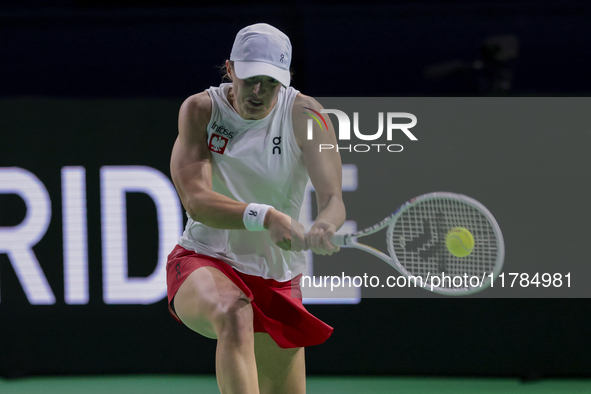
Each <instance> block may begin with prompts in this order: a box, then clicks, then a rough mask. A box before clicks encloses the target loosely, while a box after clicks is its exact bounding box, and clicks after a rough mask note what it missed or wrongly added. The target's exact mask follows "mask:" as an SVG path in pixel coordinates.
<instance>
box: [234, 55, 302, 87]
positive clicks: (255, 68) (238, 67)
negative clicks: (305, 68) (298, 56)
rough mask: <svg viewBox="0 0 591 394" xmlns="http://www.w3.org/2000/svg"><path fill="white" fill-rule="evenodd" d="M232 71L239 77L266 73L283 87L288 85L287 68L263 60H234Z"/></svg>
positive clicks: (288, 74)
mask: <svg viewBox="0 0 591 394" xmlns="http://www.w3.org/2000/svg"><path fill="white" fill-rule="evenodd" d="M234 71H236V76H237V77H238V78H240V79H246V78H250V77H256V76H257V75H266V76H269V77H271V78H275V79H276V80H278V81H279V82H281V84H282V85H283V86H285V87H288V86H289V83H290V79H291V75H290V73H289V70H283V69H281V68H278V67H275V66H273V65H272V64H269V63H263V62H239V61H235V62H234Z"/></svg>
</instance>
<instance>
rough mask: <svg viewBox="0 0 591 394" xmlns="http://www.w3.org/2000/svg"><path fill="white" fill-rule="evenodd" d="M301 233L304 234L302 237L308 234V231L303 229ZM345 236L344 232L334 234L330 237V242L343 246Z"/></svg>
mask: <svg viewBox="0 0 591 394" xmlns="http://www.w3.org/2000/svg"><path fill="white" fill-rule="evenodd" d="M303 234H304V237H306V236H307V235H308V232H307V231H304V233H303ZM345 236H346V234H335V235H333V236H332V238H331V239H330V242H331V243H332V244H333V245H334V246H343V245H346V242H345Z"/></svg>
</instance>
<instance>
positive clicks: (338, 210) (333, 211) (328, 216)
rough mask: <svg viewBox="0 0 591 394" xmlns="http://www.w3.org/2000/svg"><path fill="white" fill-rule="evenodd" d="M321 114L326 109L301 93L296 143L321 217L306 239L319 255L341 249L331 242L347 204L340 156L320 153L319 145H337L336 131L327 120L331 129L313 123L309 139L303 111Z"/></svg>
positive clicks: (295, 118) (295, 119)
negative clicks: (324, 128)
mask: <svg viewBox="0 0 591 394" xmlns="http://www.w3.org/2000/svg"><path fill="white" fill-rule="evenodd" d="M304 107H307V108H312V109H314V110H316V111H320V110H321V109H322V108H323V107H322V106H321V105H320V104H319V103H318V102H317V101H316V100H315V99H313V98H312V97H309V96H305V95H303V94H299V95H298V96H297V97H296V99H295V102H294V106H293V112H292V117H293V126H294V133H295V137H296V141H297V142H298V145H299V146H300V148H301V149H302V151H303V152H304V160H305V164H306V169H307V170H308V174H309V175H310V180H311V181H312V185H313V186H314V189H315V190H316V202H317V204H318V216H317V217H316V221H315V222H314V225H313V226H312V228H311V230H310V232H309V233H308V236H307V239H306V241H307V245H308V247H309V248H310V249H311V250H312V251H313V252H314V253H317V254H332V253H334V252H336V251H338V250H339V248H338V247H335V246H334V245H333V244H331V243H330V239H331V238H332V236H333V235H334V233H335V232H336V231H337V230H338V229H339V228H340V227H341V226H342V225H343V223H344V222H345V216H346V212H345V204H344V203H343V196H342V189H341V188H342V165H341V156H340V155H339V153H338V152H336V151H335V150H330V151H326V150H325V151H323V152H320V150H319V149H318V147H319V144H332V145H336V136H335V132H334V128H333V126H332V123H331V121H330V118H328V116H326V117H325V119H326V122H327V124H328V130H321V129H320V127H319V126H318V124H316V123H314V124H313V138H312V139H311V140H309V139H308V138H307V122H308V119H309V116H308V115H306V114H305V113H304V112H306V111H305V110H304V109H303V108H304Z"/></svg>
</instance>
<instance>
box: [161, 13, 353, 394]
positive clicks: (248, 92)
mask: <svg viewBox="0 0 591 394" xmlns="http://www.w3.org/2000/svg"><path fill="white" fill-rule="evenodd" d="M290 62H291V44H290V41H289V38H288V37H287V36H286V35H285V34H283V33H282V32H281V31H279V30H277V29H276V28H274V27H272V26H270V25H267V24H256V25H252V26H248V27H245V28H244V29H242V30H241V31H240V32H239V33H238V35H237V36H236V40H235V42H234V46H233V48H232V52H231V55H230V60H229V61H227V62H226V68H227V74H228V76H229V77H230V79H231V83H222V84H221V85H220V86H219V87H211V88H209V89H207V90H206V91H204V92H202V93H199V94H196V95H194V96H191V97H189V98H188V99H187V100H186V101H185V102H184V103H183V105H182V106H181V109H180V114H179V135H178V138H177V140H176V143H175V145H174V148H173V152H172V158H171V174H172V179H173V181H174V184H175V186H176V188H177V190H178V193H179V195H180V198H181V200H182V203H183V205H184V207H185V210H186V211H187V215H188V217H189V220H188V223H187V226H186V228H185V231H184V233H183V236H182V237H181V238H180V240H179V245H177V246H176V247H175V249H174V250H173V251H172V253H171V254H170V256H169V260H168V264H167V285H168V302H169V310H170V312H171V314H172V315H173V316H174V317H175V318H176V319H177V320H179V321H180V322H182V323H183V324H185V325H186V326H187V327H189V328H190V329H192V330H193V331H196V332H197V333H199V334H201V335H203V336H206V337H208V338H215V339H217V349H216V375H217V380H218V385H219V388H220V391H221V393H224V394H225V393H238V392H240V393H259V392H260V393H305V391H306V380H305V361H304V348H305V347H306V346H312V345H317V344H320V343H323V342H324V341H325V340H326V339H327V338H328V337H329V336H330V335H331V333H332V331H333V329H332V327H330V326H328V325H327V324H325V323H324V322H322V321H320V320H319V319H317V318H316V317H314V316H313V315H312V314H310V313H309V312H308V311H307V310H306V309H305V308H304V307H303V305H302V299H301V291H300V277H301V274H302V272H303V271H304V268H305V258H304V252H303V251H304V250H308V249H310V250H312V251H313V252H315V253H319V254H332V253H333V252H335V251H337V250H338V248H337V247H335V246H334V245H332V244H331V243H330V239H331V237H332V236H333V235H334V233H335V232H336V230H337V229H338V228H339V227H340V226H341V225H342V224H343V222H344V220H345V207H344V204H343V200H342V193H341V160H340V156H339V154H338V153H336V152H334V151H332V150H331V151H330V152H329V151H326V150H325V151H324V152H320V151H319V144H322V143H327V144H333V145H335V144H336V137H335V133H334V129H333V128H332V125H331V124H328V130H327V129H326V128H324V130H322V129H321V128H320V127H319V126H318V125H316V124H315V125H314V126H313V127H314V129H313V139H310V140H309V139H308V138H307V124H308V123H307V120H308V119H309V118H310V117H309V116H308V115H306V114H305V113H304V112H308V109H312V110H315V111H320V110H321V109H322V107H321V106H320V104H319V103H318V102H317V101H316V100H314V99H313V98H311V97H308V96H305V95H303V94H301V93H299V92H298V91H297V90H295V89H293V88H292V87H290V86H289V85H290V68H289V67H290ZM304 108H306V109H304ZM308 179H310V180H311V181H312V184H313V185H314V188H315V190H316V197H317V203H318V216H317V218H316V221H315V223H314V225H313V227H312V228H311V229H310V231H309V232H308V233H307V235H305V236H304V234H303V231H304V228H303V226H302V225H301V224H300V223H298V221H297V220H298V218H299V213H300V207H301V205H302V201H303V198H304V189H305V186H306V184H307V182H308Z"/></svg>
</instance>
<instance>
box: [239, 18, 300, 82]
mask: <svg viewBox="0 0 591 394" xmlns="http://www.w3.org/2000/svg"><path fill="white" fill-rule="evenodd" d="M230 60H231V61H233V62H234V70H235V71H236V76H237V77H238V78H240V79H246V78H250V77H254V76H257V75H267V76H269V77H272V78H275V79H276V80H278V81H279V82H281V84H282V85H284V86H289V82H290V79H291V78H290V73H289V65H290V64H291V42H290V41H289V37H287V36H286V35H285V34H284V33H283V32H282V31H281V30H279V29H277V28H275V27H273V26H271V25H268V24H266V23H257V24H255V25H250V26H246V27H245V28H244V29H242V30H240V31H239V32H238V34H237V35H236V39H235V40H234V45H233V46H232V53H231V54H230Z"/></svg>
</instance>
